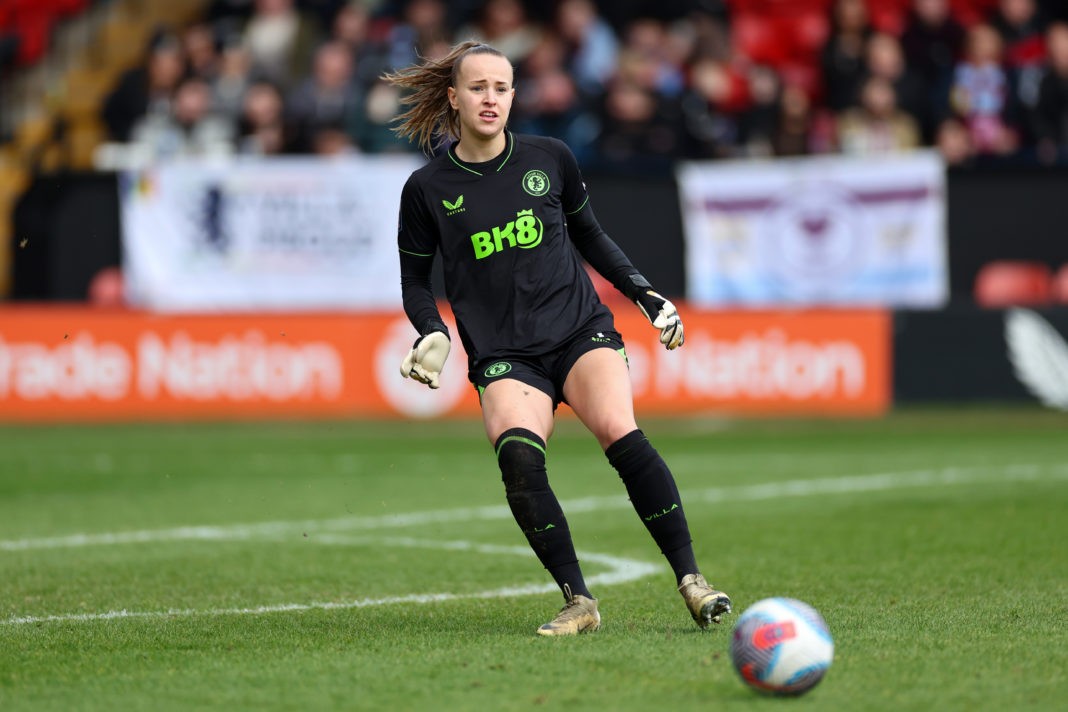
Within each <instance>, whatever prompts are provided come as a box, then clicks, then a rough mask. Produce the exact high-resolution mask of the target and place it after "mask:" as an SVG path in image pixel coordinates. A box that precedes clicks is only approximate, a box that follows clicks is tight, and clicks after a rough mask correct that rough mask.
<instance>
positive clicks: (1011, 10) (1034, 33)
mask: <svg viewBox="0 0 1068 712" xmlns="http://www.w3.org/2000/svg"><path fill="white" fill-rule="evenodd" d="M992 24H993V26H994V29H996V30H997V31H998V34H999V35H1001V41H1002V43H1003V45H1004V47H1005V68H1006V69H1007V70H1008V72H1009V80H1010V82H1011V85H1012V87H1013V93H1014V96H1015V101H1016V102H1017V103H1019V104H1020V105H1022V106H1023V107H1024V108H1025V109H1031V108H1033V107H1034V105H1035V102H1037V101H1038V83H1039V81H1041V79H1042V69H1043V65H1044V62H1045V59H1046V41H1045V30H1046V20H1045V18H1044V17H1043V16H1042V15H1041V13H1040V12H1039V8H1038V4H1037V0H999V3H998V9H997V12H995V13H994V17H993V19H992Z"/></svg>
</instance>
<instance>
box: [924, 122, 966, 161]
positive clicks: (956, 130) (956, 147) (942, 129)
mask: <svg viewBox="0 0 1068 712" xmlns="http://www.w3.org/2000/svg"><path fill="white" fill-rule="evenodd" d="M934 145H935V148H937V149H938V152H939V153H940V154H941V155H942V160H944V161H945V162H946V165H947V166H952V167H961V166H967V165H970V164H972V163H974V162H975V158H976V156H975V148H974V147H973V146H972V137H971V134H970V133H968V128H967V127H966V126H965V125H964V124H963V123H961V121H960V120H959V119H955V118H952V117H951V118H948V119H944V120H943V121H942V123H941V124H939V125H938V129H937V131H936V132H935V144H934Z"/></svg>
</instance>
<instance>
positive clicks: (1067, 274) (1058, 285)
mask: <svg viewBox="0 0 1068 712" xmlns="http://www.w3.org/2000/svg"><path fill="white" fill-rule="evenodd" d="M1053 301H1054V302H1055V303H1057V304H1060V305H1068V262H1065V263H1064V264H1063V265H1061V266H1060V268H1059V269H1058V270H1057V271H1056V272H1055V273H1054V274H1053Z"/></svg>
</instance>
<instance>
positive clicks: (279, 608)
mask: <svg viewBox="0 0 1068 712" xmlns="http://www.w3.org/2000/svg"><path fill="white" fill-rule="evenodd" d="M320 543H324V544H341V545H369V544H374V543H384V544H386V545H387V546H404V547H412V548H424V549H448V550H454V551H472V552H475V553H478V554H505V555H512V556H522V557H524V558H525V557H531V556H533V552H532V551H531V550H530V548H529V547H521V546H497V545H494V544H479V543H476V542H470V541H440V540H426V539H412V538H410V537H388V538H385V539H378V538H377V537H346V536H344V535H336V534H328V535H326V536H325V537H322V538H321V539H320ZM579 557H580V558H581V559H582V560H583V561H585V562H588V563H593V564H602V565H604V566H607V567H608V571H603V572H601V573H598V574H594V575H593V576H587V577H586V583H587V584H588V585H590V586H612V585H616V584H621V583H627V582H629V581H636V580H638V579H641V578H645V577H646V576H651V575H652V574H655V573H658V572H660V571H661V570H663V569H664V566H663V565H662V564H651V563H648V562H645V561H637V560H635V559H625V558H622V557H618V556H608V555H606V554H598V553H596V552H590V551H582V552H579ZM557 590H559V589H558V588H557V586H556V584H554V583H537V584H526V585H523V586H504V587H502V588H496V589H493V590H489V591H476V592H474V593H423V594H410V595H407V596H390V597H386V598H363V599H358V600H355V601H320V602H313V603H280V604H276V605H273V606H254V607H248V608H209V609H201V610H198V609H194V608H171V609H167V610H165V611H128V610H126V609H122V610H118V611H105V612H103V613H60V614H52V615H44V616H14V617H12V618H5V619H2V620H0V626H13V625H32V624H38V623H81V622H92V621H108V620H117V619H124V618H142V619H145V618H153V619H160V618H192V617H194V616H204V617H214V616H240V615H263V614H266V613H287V612H301V611H313V610H318V611H331V610H348V609H353V608H370V607H372V606H389V605H394V604H398V603H438V602H441V601H460V600H464V599H491V598H508V597H513V596H530V595H534V594H542V593H552V592H554V591H557Z"/></svg>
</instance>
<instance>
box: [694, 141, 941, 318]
mask: <svg viewBox="0 0 1068 712" xmlns="http://www.w3.org/2000/svg"><path fill="white" fill-rule="evenodd" d="M677 178H678V182H679V199H680V202H681V205H682V213H683V224H684V232H685V239H686V261H685V263H686V279H687V297H688V298H689V300H690V301H691V302H692V303H693V304H696V305H700V306H710V307H717V308H722V307H732V306H734V307H737V306H743V307H759V308H768V307H776V306H783V305H806V306H868V307H895V306H911V307H918V308H933V307H939V306H941V305H943V304H944V303H945V302H946V300H947V298H948V293H949V270H948V266H947V255H946V252H947V247H946V245H947V228H946V207H945V201H946V198H945V196H946V185H945V184H946V178H945V168H944V166H943V164H942V161H941V159H940V158H939V157H938V155H937V154H936V153H934V152H929V151H922V152H916V153H910V154H900V155H893V156H886V157H882V158H875V157H871V158H865V159H864V160H863V161H860V160H855V159H849V158H843V157H814V158H799V159H782V160H776V161H757V162H753V161H747V162H715V163H707V162H704V163H683V164H680V166H679V169H678V176H677Z"/></svg>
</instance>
